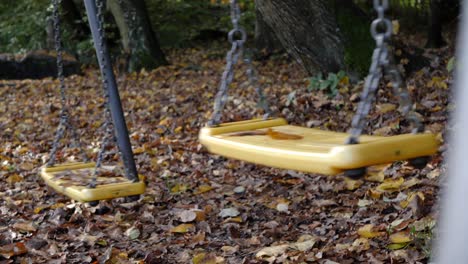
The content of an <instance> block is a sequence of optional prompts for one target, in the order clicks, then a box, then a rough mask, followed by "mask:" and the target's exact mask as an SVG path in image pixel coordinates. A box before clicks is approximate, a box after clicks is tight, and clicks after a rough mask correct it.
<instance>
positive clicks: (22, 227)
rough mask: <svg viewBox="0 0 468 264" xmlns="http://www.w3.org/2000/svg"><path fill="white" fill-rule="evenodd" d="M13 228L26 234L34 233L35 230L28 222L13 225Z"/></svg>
mask: <svg viewBox="0 0 468 264" xmlns="http://www.w3.org/2000/svg"><path fill="white" fill-rule="evenodd" d="M13 228H14V229H17V230H19V231H23V232H24V231H26V232H35V231H36V230H37V228H36V227H35V226H34V225H33V223H30V222H19V223H14V224H13Z"/></svg>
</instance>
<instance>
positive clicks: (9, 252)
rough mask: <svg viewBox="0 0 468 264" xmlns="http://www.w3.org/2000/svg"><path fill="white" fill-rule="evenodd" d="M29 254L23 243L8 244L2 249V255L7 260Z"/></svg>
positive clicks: (0, 249)
mask: <svg viewBox="0 0 468 264" xmlns="http://www.w3.org/2000/svg"><path fill="white" fill-rule="evenodd" d="M27 252H28V250H27V248H26V246H25V245H24V243H22V242H18V243H14V244H8V245H5V246H1V247H0V255H1V256H3V257H4V258H6V259H9V258H11V257H14V256H18V255H23V254H26V253H27Z"/></svg>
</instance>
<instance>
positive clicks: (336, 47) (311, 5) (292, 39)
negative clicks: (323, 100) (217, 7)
mask: <svg viewBox="0 0 468 264" xmlns="http://www.w3.org/2000/svg"><path fill="white" fill-rule="evenodd" d="M255 4H256V7H257V8H258V10H259V11H260V13H261V15H262V17H263V19H264V21H265V22H266V24H267V25H268V26H269V27H270V28H271V29H273V30H274V32H275V35H276V37H278V39H279V41H280V42H281V44H282V46H283V47H284V48H285V49H286V50H287V52H288V53H289V54H291V56H293V57H294V58H295V59H296V60H297V61H299V62H300V63H301V64H302V65H303V66H304V68H305V70H306V71H307V72H308V73H309V74H310V75H315V74H317V73H319V72H323V73H327V72H337V71H339V70H341V69H343V68H344V46H343V41H342V36H341V33H340V31H339V30H337V29H338V26H337V24H336V21H335V19H334V16H333V13H332V12H331V10H330V8H329V6H328V5H329V1H328V0H315V1H310V0H255Z"/></svg>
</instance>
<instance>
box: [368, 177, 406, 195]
mask: <svg viewBox="0 0 468 264" xmlns="http://www.w3.org/2000/svg"><path fill="white" fill-rule="evenodd" d="M404 182H405V179H403V177H400V178H397V179H385V180H384V182H383V183H381V184H380V185H379V186H377V188H375V189H376V190H377V191H382V192H393V191H397V190H399V188H400V187H401V185H402V184H403V183H404Z"/></svg>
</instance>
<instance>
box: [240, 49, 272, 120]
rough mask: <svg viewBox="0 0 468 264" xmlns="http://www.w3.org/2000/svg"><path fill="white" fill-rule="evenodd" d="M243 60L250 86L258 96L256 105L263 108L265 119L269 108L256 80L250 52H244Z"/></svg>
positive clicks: (255, 71)
mask: <svg viewBox="0 0 468 264" xmlns="http://www.w3.org/2000/svg"><path fill="white" fill-rule="evenodd" d="M245 54H246V55H245V57H244V62H245V64H246V65H247V77H248V78H249V82H250V86H252V87H254V88H255V92H256V93H257V96H258V103H257V106H258V107H260V108H262V109H263V113H264V115H263V119H267V118H269V117H270V116H271V109H270V106H269V104H268V100H267V98H266V96H265V94H264V93H263V89H262V86H261V85H260V84H259V82H258V74H257V70H256V69H255V67H254V66H253V63H252V57H251V54H250V53H247V52H246V53H245Z"/></svg>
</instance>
